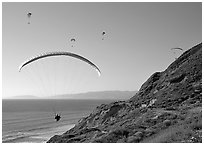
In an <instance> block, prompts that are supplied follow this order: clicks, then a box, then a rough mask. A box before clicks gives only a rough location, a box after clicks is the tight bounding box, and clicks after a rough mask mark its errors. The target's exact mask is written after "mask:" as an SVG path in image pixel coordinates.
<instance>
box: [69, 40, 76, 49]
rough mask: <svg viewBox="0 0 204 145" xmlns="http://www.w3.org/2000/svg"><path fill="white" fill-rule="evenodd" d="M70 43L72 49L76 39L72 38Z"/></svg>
mask: <svg viewBox="0 0 204 145" xmlns="http://www.w3.org/2000/svg"><path fill="white" fill-rule="evenodd" d="M70 41H71V46H72V47H74V44H75V42H76V39H75V38H72V39H71V40H70Z"/></svg>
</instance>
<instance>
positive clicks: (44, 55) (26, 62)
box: [19, 51, 101, 76]
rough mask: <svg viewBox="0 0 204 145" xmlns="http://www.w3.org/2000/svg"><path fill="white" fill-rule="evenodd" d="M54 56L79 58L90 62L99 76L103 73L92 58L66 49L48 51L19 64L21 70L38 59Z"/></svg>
mask: <svg viewBox="0 0 204 145" xmlns="http://www.w3.org/2000/svg"><path fill="white" fill-rule="evenodd" d="M54 56H68V57H73V58H76V59H79V60H81V61H83V62H85V63H87V64H89V65H90V66H92V67H93V68H94V69H95V70H96V71H97V73H98V75H99V76H100V75H101V71H100V69H99V68H98V67H97V66H96V65H95V64H94V63H93V62H91V61H90V60H88V59H87V58H85V57H83V56H80V55H78V54H75V53H71V52H66V51H64V52H62V51H56V52H47V53H44V54H40V55H37V56H35V57H32V58H31V59H29V60H27V61H25V62H24V63H23V64H21V65H20V66H19V72H20V71H21V69H23V68H24V67H25V66H27V65H29V64H30V63H32V62H35V61H37V60H41V59H43V58H49V57H54Z"/></svg>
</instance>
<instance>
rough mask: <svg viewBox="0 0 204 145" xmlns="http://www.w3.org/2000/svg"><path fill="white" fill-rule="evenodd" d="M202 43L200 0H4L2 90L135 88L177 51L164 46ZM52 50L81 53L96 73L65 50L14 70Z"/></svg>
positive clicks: (43, 93) (7, 93)
mask: <svg viewBox="0 0 204 145" xmlns="http://www.w3.org/2000/svg"><path fill="white" fill-rule="evenodd" d="M28 12H31V13H32V16H31V17H30V19H29V18H28V17H27V13H28ZM29 21H30V24H28V22H29ZM103 31H105V32H106V34H105V36H102V32H103ZM103 37H104V40H102V38H103ZM71 38H75V39H76V42H75V43H74V44H72V43H71V41H70V39H71ZM201 42H202V3H199V2H195V3H191V2H187V3H184V2H181V3H178V2H171V3H158V2H157V3H150V2H147V3H139V2H127V3H126V2H118V3H116V2H112V3H110V2H108V3H106V2H95V3H93V2H84V3H82V2H77V3H72V2H60V3H57V2H45V3H43V2H40V3H39V2H33V3H31V2H29V3H25V2H15V3H12V2H3V3H2V97H3V98H9V97H11V96H18V95H33V96H38V97H41V98H43V97H47V96H54V95H57V94H66V93H69V94H70V93H82V92H92V91H105V90H120V91H135V90H139V89H140V87H141V85H142V84H143V83H144V82H145V81H146V80H147V79H148V78H149V76H150V75H152V74H153V73H154V72H156V71H164V70H165V69H166V68H167V67H168V65H170V64H171V63H172V62H173V61H174V60H175V58H176V57H178V56H179V55H180V54H181V52H178V51H177V52H172V51H171V48H174V47H180V48H182V49H183V50H184V51H186V50H188V49H189V48H191V47H192V46H195V45H197V44H198V43H201ZM71 45H74V46H73V47H71ZM52 51H69V52H73V53H76V54H79V55H81V56H84V57H86V58H88V59H89V60H91V61H92V62H93V63H94V64H96V65H97V66H98V67H99V69H100V70H101V76H100V77H99V76H98V75H97V72H96V71H95V70H94V69H93V68H92V67H90V66H89V65H87V64H86V63H84V62H82V61H79V60H77V59H73V58H69V57H53V58H48V59H43V60H39V61H36V62H34V63H31V64H30V65H29V66H26V67H25V68H24V69H23V70H22V71H21V72H19V71H18V67H19V66H20V65H21V64H22V63H23V62H25V61H26V60H27V59H29V58H31V57H33V56H37V55H39V54H41V53H45V52H52Z"/></svg>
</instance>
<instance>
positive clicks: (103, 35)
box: [102, 31, 106, 40]
mask: <svg viewBox="0 0 204 145" xmlns="http://www.w3.org/2000/svg"><path fill="white" fill-rule="evenodd" d="M105 35H106V32H105V31H103V32H102V40H104V38H105Z"/></svg>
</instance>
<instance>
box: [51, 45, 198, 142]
mask: <svg viewBox="0 0 204 145" xmlns="http://www.w3.org/2000/svg"><path fill="white" fill-rule="evenodd" d="M48 142H58V143H59V142H70V143H74V142H96V143H97V142H98V143H99V142H104V143H112V142H114V143H116V142H117V143H123V142H128V143H132V142H202V44H198V45H196V46H194V47H193V48H191V49H189V50H187V51H186V52H184V53H183V54H182V55H181V56H180V57H179V58H178V59H176V60H175V61H174V62H173V63H172V64H171V65H170V66H169V67H168V68H167V69H166V70H165V71H163V72H156V73H154V74H153V75H152V76H151V77H150V78H149V79H148V80H147V81H146V82H145V83H144V84H143V85H142V87H141V88H140V90H139V91H138V92H137V93H136V94H135V95H134V96H133V97H132V98H131V99H129V100H128V101H118V102H113V103H110V104H102V105H100V106H98V107H97V108H96V109H95V110H94V111H93V112H92V113H91V114H90V115H89V116H87V117H85V118H82V119H81V120H79V122H78V124H76V125H75V127H74V128H72V129H70V130H69V131H67V132H65V133H64V134H62V135H55V136H54V137H52V138H51V139H50V140H49V141H48Z"/></svg>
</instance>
